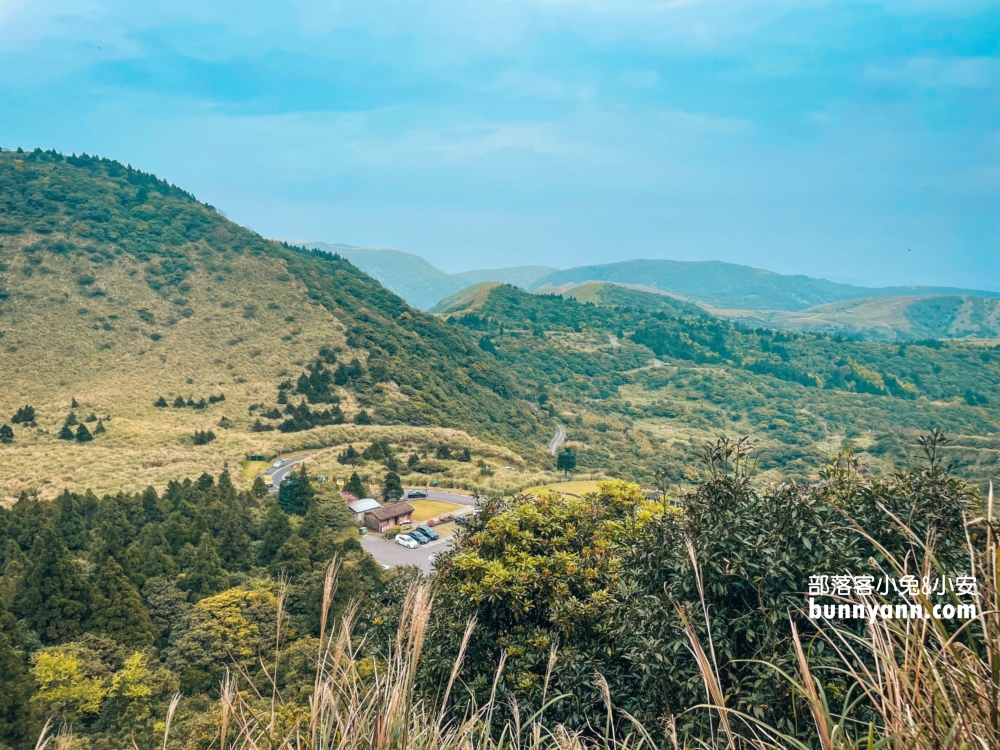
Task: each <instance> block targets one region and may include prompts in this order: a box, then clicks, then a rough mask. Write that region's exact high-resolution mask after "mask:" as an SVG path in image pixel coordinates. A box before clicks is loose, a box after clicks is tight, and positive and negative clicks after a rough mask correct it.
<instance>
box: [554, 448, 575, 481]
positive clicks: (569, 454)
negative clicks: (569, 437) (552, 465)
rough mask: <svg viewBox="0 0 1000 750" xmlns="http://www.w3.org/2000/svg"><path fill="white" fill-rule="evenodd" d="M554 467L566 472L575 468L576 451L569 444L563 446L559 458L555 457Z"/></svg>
mask: <svg viewBox="0 0 1000 750" xmlns="http://www.w3.org/2000/svg"><path fill="white" fill-rule="evenodd" d="M556 468H557V469H559V470H560V471H562V472H565V473H566V474H569V473H570V472H571V471H573V470H574V469H575V468H576V452H575V451H574V450H573V449H572V448H570V447H569V446H566V447H565V448H563V451H562V453H560V454H559V458H558V459H556Z"/></svg>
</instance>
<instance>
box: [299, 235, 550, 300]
mask: <svg viewBox="0 0 1000 750" xmlns="http://www.w3.org/2000/svg"><path fill="white" fill-rule="evenodd" d="M297 244H301V245H304V246H305V247H308V248H310V249H314V250H325V251H326V252H330V253H337V254H338V255H340V256H342V257H344V258H347V259H348V260H349V261H351V263H353V264H354V265H355V266H357V267H358V268H360V269H361V270H362V271H364V272H365V273H366V274H368V275H369V276H371V277H372V278H374V279H375V280H377V281H378V282H379V283H380V284H382V286H384V287H386V288H387V289H390V290H392V291H393V292H395V293H396V294H398V295H399V296H400V297H402V298H403V299H405V300H406V301H407V302H408V303H409V304H411V305H413V306H414V307H418V308H420V309H421V310H428V309H430V308H431V307H433V306H434V305H435V304H436V303H437V302H440V301H441V300H442V299H444V298H445V297H448V296H449V295H452V294H454V293H455V292H457V291H460V290H462V289H465V288H466V287H468V286H472V285H473V284H478V283H480V282H483V281H497V282H500V283H503V284H513V285H514V286H518V287H521V288H523V289H527V288H528V287H529V286H530V285H532V284H533V283H534V282H535V281H536V280H537V279H539V278H541V277H542V276H546V275H548V274H550V273H552V272H553V271H556V270H557V269H555V268H551V267H550V266H515V267H513V268H493V269H489V268H488V269H483V270H476V271H463V272H461V273H445V272H444V271H442V270H440V269H438V268H435V267H434V266H432V265H431V264H430V263H428V262H427V261H426V260H424V259H423V258H421V257H420V256H419V255H414V254H413V253H404V252H402V251H401V250H391V249H373V248H366V247H357V246H356V245H345V244H341V243H330V242H304V243H297Z"/></svg>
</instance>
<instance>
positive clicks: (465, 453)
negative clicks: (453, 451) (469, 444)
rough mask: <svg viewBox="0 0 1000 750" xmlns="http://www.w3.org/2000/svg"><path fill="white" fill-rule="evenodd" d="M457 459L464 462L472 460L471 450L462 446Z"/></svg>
mask: <svg viewBox="0 0 1000 750" xmlns="http://www.w3.org/2000/svg"><path fill="white" fill-rule="evenodd" d="M458 460H459V461H461V462H462V463H464V464H467V463H469V462H470V461H472V451H470V450H469V449H468V448H462V452H461V453H460V454H459V455H458Z"/></svg>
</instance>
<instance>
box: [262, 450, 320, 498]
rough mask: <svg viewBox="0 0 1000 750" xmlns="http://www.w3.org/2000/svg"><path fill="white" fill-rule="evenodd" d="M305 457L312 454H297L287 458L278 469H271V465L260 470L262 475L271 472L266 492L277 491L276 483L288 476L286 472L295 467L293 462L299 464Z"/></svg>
mask: <svg viewBox="0 0 1000 750" xmlns="http://www.w3.org/2000/svg"><path fill="white" fill-rule="evenodd" d="M307 458H312V456H311V455H309V456H297V457H296V458H290V459H288V463H286V464H285V465H284V466H282V467H281V468H279V469H274V470H273V471H272V470H271V467H270V466H269V467H267V469H265V470H264V471H262V472H261V475H262V476H263V475H264V474H267V473H268V472H271V486H270V487H268V488H267V491H268V492H277V491H278V485H279V484H281V482H282V480H284V478H285V477H287V476H288V473H289V472H290V471H291V470H292V469H294V468H295V464H300V463H302V462H303V461H305V460H306V459H307Z"/></svg>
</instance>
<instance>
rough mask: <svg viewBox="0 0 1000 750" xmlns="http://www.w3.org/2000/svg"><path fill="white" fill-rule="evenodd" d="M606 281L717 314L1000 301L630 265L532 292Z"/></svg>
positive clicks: (670, 265) (739, 270)
mask: <svg viewBox="0 0 1000 750" xmlns="http://www.w3.org/2000/svg"><path fill="white" fill-rule="evenodd" d="M587 281H608V282H614V283H617V284H638V285H643V286H648V287H653V288H655V289H659V290H662V291H665V292H672V293H674V294H678V295H680V296H682V297H684V298H686V299H689V300H692V301H695V302H701V303H704V304H708V305H712V306H714V307H721V308H738V309H744V310H805V309H807V308H810V307H815V306H817V305H824V304H827V303H830V302H839V301H841V300H846V299H855V298H860V297H913V296H929V295H972V296H978V297H992V298H998V297H1000V293H998V292H985V291H974V290H970V289H954V288H950V287H885V288H882V289H870V288H867V287H859V286H852V285H851V284H838V283H835V282H832V281H826V280H824V279H813V278H810V277H808V276H783V275H781V274H777V273H773V272H771V271H764V270H762V269H759V268H751V267H750V266H741V265H736V264H734V263H723V262H720V261H702V262H688V261H676V260H629V261H624V262H622V263H609V264H606V265H598V266H580V267H578V268H569V269H566V270H564V271H555V272H553V273H551V274H549V275H547V276H543V277H542V278H540V279H538V280H537V281H536V282H535V283H534V285H533V286H532V287H531V290H532V291H547V290H549V289H555V288H558V287H561V286H564V285H566V284H580V283H583V282H587Z"/></svg>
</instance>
